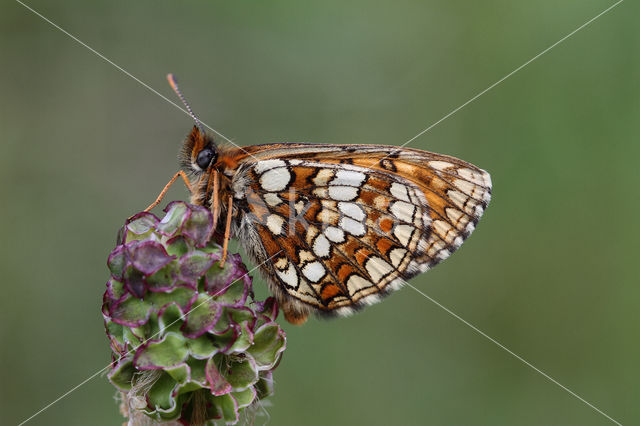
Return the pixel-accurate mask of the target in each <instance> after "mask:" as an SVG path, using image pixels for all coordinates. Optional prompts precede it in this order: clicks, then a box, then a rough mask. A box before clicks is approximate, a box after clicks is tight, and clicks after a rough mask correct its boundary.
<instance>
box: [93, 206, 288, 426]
mask: <svg viewBox="0 0 640 426" xmlns="http://www.w3.org/2000/svg"><path fill="white" fill-rule="evenodd" d="M165 212H166V215H165V216H164V218H162V220H160V219H158V218H157V217H156V216H154V215H153V214H150V213H139V214H137V215H135V216H133V217H132V218H131V219H129V220H128V221H127V222H126V224H125V226H124V227H123V228H122V229H121V231H120V233H119V235H118V241H117V244H118V245H117V246H116V248H115V249H114V250H113V251H112V252H111V255H110V256H109V258H108V262H107V263H108V266H109V270H110V272H111V277H110V279H109V281H108V282H107V290H106V292H105V293H104V298H103V305H102V313H103V316H104V321H105V328H106V332H107V336H108V338H109V341H110V344H111V350H112V352H113V364H112V370H111V371H110V373H109V376H108V377H109V380H110V381H111V383H112V384H113V385H114V386H116V387H117V388H118V389H119V390H120V391H121V392H123V393H124V394H125V395H126V399H125V401H127V402H128V404H127V405H128V410H127V411H131V410H134V411H138V412H142V413H144V414H146V415H147V416H149V417H152V418H154V419H156V420H158V421H164V420H180V421H182V422H183V423H186V424H204V423H205V422H206V421H208V420H211V419H222V420H223V421H224V422H226V423H228V424H233V423H236V422H237V421H238V419H239V415H240V413H241V412H242V411H243V410H244V409H245V408H247V407H249V406H251V405H252V404H253V403H255V402H256V401H257V400H258V399H261V398H264V397H266V396H268V395H270V394H271V393H272V391H273V386H272V378H271V377H272V372H273V370H274V368H275V367H276V366H277V364H278V361H279V360H280V357H281V354H282V352H283V351H284V349H285V346H286V337H285V333H284V331H283V330H282V329H281V328H280V326H279V325H278V324H277V323H276V322H275V319H276V317H277V315H278V306H277V303H276V302H275V300H274V299H273V298H271V297H270V298H268V299H267V300H265V301H263V302H258V301H255V300H254V296H253V292H252V286H251V278H250V277H249V275H248V273H247V269H246V267H245V265H244V264H243V263H242V259H241V257H240V255H238V254H231V255H230V256H229V258H228V259H227V262H226V263H225V264H224V267H220V263H219V260H220V256H221V248H220V247H219V246H218V245H217V244H215V243H213V242H212V241H211V235H212V223H213V221H212V217H211V214H210V213H209V211H208V210H207V209H205V208H203V207H200V206H194V205H190V204H187V203H184V202H173V203H171V204H169V205H168V206H167V208H166V209H165Z"/></svg>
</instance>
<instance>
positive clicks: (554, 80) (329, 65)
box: [0, 0, 640, 425]
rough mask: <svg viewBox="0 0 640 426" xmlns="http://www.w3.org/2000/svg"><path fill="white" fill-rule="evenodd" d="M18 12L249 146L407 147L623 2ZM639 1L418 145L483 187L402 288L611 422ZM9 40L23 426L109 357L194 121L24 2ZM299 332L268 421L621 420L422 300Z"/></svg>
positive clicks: (7, 345) (628, 274)
mask: <svg viewBox="0 0 640 426" xmlns="http://www.w3.org/2000/svg"><path fill="white" fill-rule="evenodd" d="M28 4H29V5H30V6H31V7H33V8H35V9H36V10H38V11H39V12H40V13H42V14H43V15H44V16H46V17H47V18H49V19H51V20H52V21H53V22H55V23H57V24H59V25H60V26H61V27H63V28H65V29H66V30H67V31H69V32H70V33H72V34H73V35H75V36H77V37H78V38H79V39H81V40H82V41H84V42H85V43H87V44H88V45H90V46H92V47H93V48H95V49H96V50H98V51H99V52H101V53H103V54H104V55H105V56H107V57H108V58H110V59H111V60H113V61H114V62H115V63H117V64H118V65H120V66H122V67H123V68H124V69H126V70H127V71H129V72H130V73H132V74H133V75H135V76H136V77H138V78H140V79H141V80H142V81H144V82H146V83H148V84H149V85H150V86H152V87H153V88H154V89H157V90H158V91H160V92H161V93H162V94H164V95H166V96H168V97H169V98H170V99H172V100H175V97H174V96H173V95H172V94H171V91H170V88H169V87H168V85H167V84H166V82H165V77H164V76H165V74H166V73H167V72H173V73H175V74H176V75H177V76H178V77H179V79H180V81H181V84H182V89H183V91H184V92H185V95H186V96H187V98H188V99H189V100H190V102H191V103H192V106H193V107H194V109H195V111H196V112H197V113H198V114H199V115H200V117H201V118H202V120H203V121H205V122H206V123H208V124H211V125H212V126H213V127H215V128H217V129H218V130H220V131H221V132H222V133H224V134H225V135H227V136H229V137H231V138H233V140H234V141H236V142H237V143H239V144H241V145H251V144H255V143H265V142H275V141H312V142H329V143H338V144H346V143H378V144H393V145H400V144H402V143H404V142H405V141H406V140H408V139H409V138H411V137H413V136H414V135H415V134H416V133H418V132H419V131H421V130H422V129H424V128H426V127H427V126H429V125H431V124H432V123H434V122H435V121H437V120H438V119H440V118H441V117H443V116H444V115H445V114H447V113H448V112H449V111H451V110H452V109H454V108H456V107H457V106H459V105H461V104H462V103H464V102H465V101H467V100H468V99H470V98H471V97H472V96H474V95H475V94H477V93H478V92H480V91H481V90H483V89H484V88H486V87H487V86H489V85H490V84H492V83H494V82H495V81H497V80H498V79H500V78H501V77H503V76H504V75H506V74H507V73H509V72H511V71H512V70H514V69H515V68H516V67H518V66H519V65H521V64H523V63H524V62H525V61H527V60H528V59H530V58H531V57H533V56H534V55H536V54H537V53H538V52H540V51H542V50H543V49H545V48H546V47H548V46H549V45H551V44H552V43H554V42H556V41H557V40H558V39H560V38H561V37H563V36H565V35H566V34H568V33H569V32H571V31H572V30H573V29H575V28H577V27H578V26H580V25H581V24H583V23H584V22H585V21H587V20H588V19H590V18H592V17H593V16H595V15H597V14H598V13H599V12H600V11H602V10H604V9H605V8H607V7H608V6H610V5H611V4H613V3H612V2H610V1H605V0H568V1H564V2H557V1H552V0H540V1H536V2H524V1H506V0H488V1H483V2H473V1H462V0H428V1H418V0H400V1H396V2H372V1H366V0H360V1H346V2H345V1H324V2H313V3H312V2H299V1H284V0H278V1H269V2H239V1H212V0H207V1H188V2H175V1H169V0H154V1H149V0H143V1H136V2H128V1H124V0H115V1H104V0H99V1H91V2H83V1H77V0H73V1H64V2H46V1H43V0H31V1H29V2H28ZM639 12H640V7H639V6H638V5H637V3H635V4H634V2H632V1H626V2H623V3H621V4H620V5H619V6H618V7H616V8H614V9H613V10H612V11H611V12H610V13H608V14H606V15H604V16H603V17H601V18H600V19H598V20H597V21H595V22H594V23H593V24H592V25H590V26H588V27H587V28H585V29H584V30H582V31H580V32H579V33H577V34H576V35H575V36H573V37H571V38H569V39H568V40H567V41H566V42H565V43H563V44H561V45H559V46H558V47H556V48H555V49H553V50H551V51H550V52H549V53H548V54H546V55H544V56H542V57H541V58H539V59H538V60H536V61H535V62H533V63H531V64H530V65H528V66H527V67H525V68H524V69H522V70H521V71H520V72H518V73H517V74H515V75H513V76H512V77H511V78H509V79H508V80H506V81H504V82H503V83H502V84H500V85H498V86H497V87H496V88H494V89H493V90H491V91H490V92H488V93H487V94H485V95H483V96H481V97H480V98H479V99H477V100H476V101H475V102H473V103H471V104H470V105H468V106H467V107H465V108H464V109H462V110H461V111H459V112H458V113H456V114H455V115H453V116H451V117H450V118H448V119H447V120H445V121H443V122H442V123H440V124H439V125H437V126H436V127H434V128H433V129H432V130H431V131H429V132H428V133H426V134H425V135H423V136H421V137H420V138H418V139H416V140H415V141H414V142H413V143H412V144H411V145H410V146H412V147H416V148H422V149H427V150H430V151H435V152H439V153H445V154H451V155H455V156H458V157H460V158H463V159H465V160H468V161H471V162H473V163H475V164H477V165H479V166H480V167H482V168H485V169H487V170H488V171H490V172H491V174H492V177H493V182H494V188H495V189H494V193H493V201H492V203H491V205H490V207H489V209H488V210H487V212H486V214H485V217H484V218H483V220H482V221H481V223H480V225H479V227H478V229H477V230H476V232H475V233H474V235H473V236H472V237H471V238H470V239H469V240H468V241H467V242H466V243H465V245H464V246H463V247H462V249H461V250H460V251H459V252H458V253H456V254H455V255H454V256H452V257H451V258H450V259H449V260H447V261H446V262H445V263H444V264H442V265H440V266H439V267H437V268H436V269H435V270H433V271H431V272H429V273H427V274H425V275H422V276H420V277H418V278H416V279H415V280H413V281H412V284H414V285H416V286H417V287H418V288H419V289H420V290H422V291H424V292H425V293H426V294H428V295H429V296H430V297H432V298H433V299H435V300H436V301H438V302H439V303H441V304H442V305H444V306H446V307H448V308H449V309H451V310H452V311H454V312H455V313H457V314H458V315H460V316H461V317H462V318H464V319H465V320H467V321H469V322H470V323H472V324H474V325H475V326H477V327H478V328H479V329H481V330H483V331H484V332H486V333H487V334H488V335H490V336H492V337H493V338H495V339H497V340H498V341H499V342H501V343H502V344H504V345H505V346H507V347H508V348H510V349H511V350H513V351H514V352H515V353H517V354H519V355H521V356H522V357H524V358H525V359H527V360H528V361H530V362H531V363H533V364H534V365H535V366H537V367H538V368H540V369H541V370H543V371H545V372H546V373H548V374H549V375H551V376H552V377H554V378H555V379H557V380H558V381H559V382H560V383H562V384H564V385H566V386H567V387H569V388H570V389H572V390H573V391H575V392H576V393H578V394H579V395H581V396H582V397H584V398H585V399H586V400H588V401H590V402H591V403H593V404H594V405H596V406H597V407H599V408H600V409H601V410H603V411H604V412H606V413H608V414H609V415H610V416H612V417H613V418H615V419H616V420H618V421H620V422H621V423H623V424H638V423H639V422H640V405H639V404H638V383H639V382H640V369H639V367H638V359H639V358H640V344H638V331H639V325H638V311H639V308H640V288H639V286H638V284H639V275H640V274H639V273H638V261H637V257H638V254H639V253H640V252H639V250H638V237H639V236H640V228H639V226H638V223H639V221H638V220H637V217H636V216H637V212H638V211H639V210H640V191H639V190H638V184H639V183H640V172H639V170H640V169H639V168H638V157H639V156H640V145H639V144H638V131H639V130H640V120H639V118H640V102H639V99H640V97H639V95H640V90H639V89H640V87H639V83H638V80H639V79H638V76H639V75H640V57H639V56H638V52H639V50H638V48H639V47H640V32H639V30H638V26H637V16H639ZM0 37H1V38H0V58H1V59H0V64H1V66H0V77H1V78H0V85H1V87H2V88H1V93H2V94H1V95H0V177H1V179H0V199H1V200H2V207H1V208H0V220H1V223H2V244H0V273H1V275H0V276H1V277H2V278H1V284H0V285H1V296H0V413H2V415H1V417H2V423H3V424H17V423H19V422H20V421H22V420H24V419H25V418H27V417H29V416H30V415H31V414H33V413H34V412H35V411H37V410H38V409H40V408H42V407H43V406H44V405H46V404H47V403H49V402H51V401H52V400H54V399H55V398H57V397H58V396H59V395H61V394H62V393H63V392H65V391H67V390H69V389H70V388H72V387H73V386H75V385H76V384H78V383H80V382H81V381H83V380H84V379H86V378H87V377H88V376H90V375H91V374H93V373H94V372H96V371H97V370H99V369H100V368H101V367H103V366H104V365H106V363H108V361H109V349H108V345H107V341H106V339H105V336H104V332H103V328H102V319H101V316H100V303H101V296H102V293H103V291H104V283H105V281H106V279H107V276H108V272H107V268H106V264H105V263H106V257H107V254H108V253H109V251H110V250H111V249H112V248H113V246H114V243H115V235H116V231H117V229H118V228H119V227H120V226H121V225H122V223H123V221H124V219H125V218H126V217H128V216H129V215H131V214H132V213H135V212H137V211H139V210H140V209H142V208H144V207H145V206H146V205H147V204H148V203H149V202H150V201H151V200H153V198H154V197H155V195H156V194H157V193H158V191H159V190H160V189H161V188H162V186H163V185H164V184H165V182H166V181H167V179H168V178H169V177H170V176H171V175H172V174H173V173H174V171H175V170H176V167H177V164H176V160H175V154H176V152H177V150H178V148H179V144H180V141H181V139H182V138H183V136H184V135H185V134H186V132H187V131H188V130H189V128H190V126H191V120H190V119H189V118H188V117H187V116H185V115H184V114H182V113H181V112H180V111H179V110H177V109H176V108H175V107H173V106H172V105H170V104H169V103H168V102H166V101H164V100H163V99H161V98H160V97H158V96H157V95H155V94H153V93H152V92H150V91H149V90H147V89H145V88H144V87H142V86H141V85H140V84H138V83H137V82H136V81H134V80H133V79H131V78H129V77H128V76H126V75H125V74H123V73H122V72H120V71H118V70H117V69H116V68H114V67H113V66H111V65H110V64H108V63H107V62H105V61H104V60H102V59H100V58H99V57H98V56H96V55H95V54H93V53H91V52H90V51H89V50H87V49H85V48H84V47H82V46H80V45H79V44H78V43H76V42H75V41H73V40H71V39H70V38H69V37H68V36H66V35H65V34H63V33H61V32H60V31H58V30H56V29H55V28H53V27H52V26H51V25H50V24H48V23H46V22H45V21H43V20H42V19H41V18H39V17H37V16H36V15H34V14H33V13H32V12H30V11H28V10H27V9H25V8H24V7H23V6H21V5H20V4H19V3H17V2H12V1H7V2H3V3H2V5H0ZM185 197H186V191H185V190H184V189H183V188H181V187H179V186H177V187H176V188H174V189H172V192H171V193H170V196H169V199H184V198H185ZM256 287H257V288H260V289H263V288H264V286H263V284H262V282H261V281H259V282H258V283H257V285H256ZM260 291H264V290H260ZM263 294H264V293H263ZM285 327H286V330H287V332H288V349H287V351H286V352H285V354H284V359H283V361H282V363H281V365H280V367H279V369H278V370H277V371H276V374H275V380H276V395H275V396H274V397H273V398H272V400H271V401H272V404H273V405H272V406H270V407H265V409H266V410H267V411H268V413H269V416H270V421H269V424H273V425H301V424H305V425H325V424H340V425H352V424H363V425H365V424H366V425H389V424H402V425H419V424H420V425H422V424H432V425H460V424H477V425H481V424H491V425H514V424H518V425H541V424H545V425H548V424H558V425H601V424H610V423H609V421H608V420H607V419H606V418H605V417H603V416H602V415H600V414H598V413H597V412H595V411H594V410H592V409H591V408H589V407H588V406H587V405H585V404H583V403H582V402H580V401H579V400H577V399H576V398H574V397H572V396H571V395H569V394H568V393H567V392H565V391H564V390H562V389H561V388H559V387H558V386H556V385H555V384H553V383H551V382H549V381H548V380H547V379H545V378H544V377H542V376H541V375H540V374H538V373H536V372H535V371H533V370H532V369H531V368H529V367H527V366H526V365H524V364H523V363H522V362H520V361H518V360H516V359H515V358H514V357H512V356H511V355H509V354H508V353H507V352H505V351H504V350H502V349H500V348H498V347H497V346H496V345H494V344H493V343H491V342H490V341H489V340H487V339H486V338H484V337H482V336H480V335H479V334H478V333H476V332H475V331H473V330H472V329H471V328H469V327H467V326H466V325H464V324H463V323H461V322H460V321H459V320H457V319H456V318H454V317H453V316H452V315H450V314H449V313H447V312H445V311H444V310H443V309H441V308H440V307H438V306H437V305H435V304H434V303H432V302H430V301H429V300H427V299H425V298H424V297H422V296H420V295H419V294H418V293H416V292H415V291H413V290H411V289H410V288H406V289H403V290H402V291H399V292H397V293H395V294H394V295H392V296H391V297H389V298H388V299H387V300H386V301H385V302H384V303H382V304H379V305H376V306H373V307H371V308H368V309H367V310H365V311H364V312H362V313H360V314H358V315H357V316H354V317H352V318H348V319H340V320H333V321H318V320H312V321H310V323H308V324H307V325H305V326H303V327H299V328H296V327H291V326H288V325H287V326H285ZM113 393H114V390H113V388H112V386H111V385H110V384H109V383H108V382H107V380H106V378H104V377H98V378H94V379H93V380H91V381H89V382H88V383H86V384H85V385H84V386H82V387H81V388H80V389H79V390H77V391H75V392H73V393H71V394H70V395H69V396H67V397H66V398H64V399H62V400H61V401H60V402H58V403H56V404H55V405H54V406H52V407H51V408H50V409H48V410H47V411H45V412H44V413H42V414H41V415H39V416H38V417H36V418H35V419H33V420H32V421H31V422H30V423H29V424H32V425H62V424H64V425H87V424H91V425H114V424H120V422H122V419H121V417H120V416H119V414H118V412H117V407H116V404H115V403H114V402H113V400H112V397H113ZM265 421H267V418H266V417H264V416H263V417H258V418H257V421H256V424H262V423H264V422H265ZM5 422H6V423H5Z"/></svg>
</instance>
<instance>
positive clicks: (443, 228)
mask: <svg viewBox="0 0 640 426" xmlns="http://www.w3.org/2000/svg"><path fill="white" fill-rule="evenodd" d="M433 228H434V229H435V230H436V232H437V233H438V235H440V236H441V237H442V239H443V240H445V241H446V242H447V244H450V243H451V242H452V241H453V239H454V238H455V236H456V235H457V234H456V233H455V232H453V233H451V235H449V234H450V232H449V231H453V230H454V228H453V227H452V226H451V225H450V224H449V223H448V222H445V221H444V220H434V221H433Z"/></svg>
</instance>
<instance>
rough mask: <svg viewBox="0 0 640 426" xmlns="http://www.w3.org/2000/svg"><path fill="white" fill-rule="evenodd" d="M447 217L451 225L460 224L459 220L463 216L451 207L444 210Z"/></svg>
mask: <svg viewBox="0 0 640 426" xmlns="http://www.w3.org/2000/svg"><path fill="white" fill-rule="evenodd" d="M444 211H445V213H446V214H447V217H448V218H449V219H450V220H451V221H453V223H458V222H460V218H461V217H462V216H463V215H464V213H462V212H461V211H460V210H458V209H454V208H453V207H447V208H445V209H444Z"/></svg>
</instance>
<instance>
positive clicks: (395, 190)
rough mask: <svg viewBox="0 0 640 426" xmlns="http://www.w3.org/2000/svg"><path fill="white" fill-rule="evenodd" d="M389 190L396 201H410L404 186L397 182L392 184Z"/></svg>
mask: <svg viewBox="0 0 640 426" xmlns="http://www.w3.org/2000/svg"><path fill="white" fill-rule="evenodd" d="M389 190H390V192H391V195H393V196H394V197H395V198H397V199H398V200H402V201H407V202H408V201H410V200H409V194H408V192H407V187H406V186H404V185H402V184H400V183H398V182H393V183H392V184H391V188H390V189H389Z"/></svg>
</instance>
